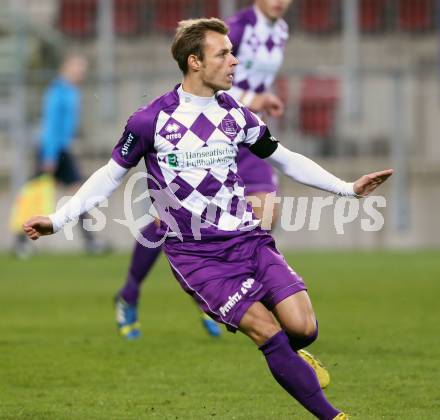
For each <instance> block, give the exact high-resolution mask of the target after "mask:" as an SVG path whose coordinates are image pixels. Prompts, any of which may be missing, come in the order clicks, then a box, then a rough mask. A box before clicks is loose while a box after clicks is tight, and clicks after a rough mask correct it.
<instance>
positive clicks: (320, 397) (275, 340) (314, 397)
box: [260, 331, 340, 420]
mask: <svg viewBox="0 0 440 420" xmlns="http://www.w3.org/2000/svg"><path fill="white" fill-rule="evenodd" d="M260 350H261V351H262V352H263V354H264V356H265V357H266V361H267V364H268V365H269V369H270V371H271V372H272V375H273V376H274V378H275V379H276V381H277V382H278V383H279V384H280V385H281V386H282V387H283V388H284V389H285V390H286V391H287V392H288V393H289V394H290V395H291V396H292V397H293V398H295V399H296V400H297V401H298V402H299V403H300V404H302V405H303V406H304V407H305V408H306V409H307V410H309V411H310V412H311V413H313V414H314V415H315V416H316V417H318V418H319V419H321V420H331V419H333V418H334V417H336V416H337V415H338V414H339V413H340V411H339V410H337V409H336V408H334V407H333V406H332V405H331V404H330V403H329V402H328V401H327V399H326V397H325V395H324V393H323V392H322V390H321V387H320V386H319V382H318V379H317V378H316V374H315V372H314V370H313V369H312V368H311V367H310V366H309V365H308V364H307V363H306V362H305V361H304V360H303V359H301V357H299V356H298V355H297V354H296V353H295V352H294V351H293V350H292V348H291V347H290V344H289V338H288V337H287V335H286V333H285V332H284V331H280V332H278V333H277V334H275V335H274V336H273V337H271V338H269V340H267V341H266V342H265V343H264V344H263V345H262V346H261V347H260Z"/></svg>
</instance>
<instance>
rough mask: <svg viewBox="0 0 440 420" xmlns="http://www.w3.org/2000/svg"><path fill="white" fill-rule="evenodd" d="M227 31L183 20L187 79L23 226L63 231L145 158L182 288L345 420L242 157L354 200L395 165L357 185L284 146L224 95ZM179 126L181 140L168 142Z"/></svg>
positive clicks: (229, 65) (310, 402) (284, 377)
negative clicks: (315, 363)
mask: <svg viewBox="0 0 440 420" xmlns="http://www.w3.org/2000/svg"><path fill="white" fill-rule="evenodd" d="M227 34H228V27H227V26H226V25H225V23H224V22H222V21H221V20H219V19H214V18H212V19H197V20H190V21H183V22H181V23H180V25H179V28H178V30H177V32H176V35H175V37H174V40H173V45H172V53H173V57H174V58H175V59H176V61H177V63H178V65H179V68H180V69H181V70H182V72H183V82H182V84H178V85H177V86H176V87H175V88H174V90H172V91H170V92H168V93H166V94H165V95H163V96H161V97H159V98H157V99H156V100H154V101H153V102H151V103H150V104H149V105H147V106H145V107H143V108H141V109H139V110H138V111H136V112H135V113H134V114H133V115H132V116H131V117H130V118H129V120H128V122H127V125H126V127H125V130H124V133H123V135H122V137H121V139H120V140H119V142H118V144H117V145H116V146H115V148H114V150H113V153H112V158H111V159H110V161H109V162H108V164H107V165H105V166H103V167H102V168H101V169H98V171H96V172H95V173H94V174H93V175H92V176H91V177H90V178H89V179H88V180H87V181H86V182H85V183H84V185H83V186H82V187H81V188H80V189H79V190H78V192H77V193H76V194H75V196H74V197H72V199H71V200H70V201H69V202H68V203H66V204H65V205H64V206H63V207H61V208H60V209H59V210H58V211H57V212H56V213H54V214H52V215H49V216H34V217H32V218H31V219H29V220H28V221H27V222H26V223H25V225H24V227H23V229H24V231H25V233H26V234H27V235H28V236H29V237H30V238H31V239H33V240H36V239H38V238H39V237H40V236H41V235H49V234H52V233H54V232H57V231H58V230H59V229H61V228H62V227H63V226H64V225H65V224H66V223H68V222H69V221H71V220H73V219H75V218H76V217H78V216H79V215H80V214H82V213H83V212H85V211H87V210H90V208H91V207H93V206H94V205H96V204H97V203H98V202H99V200H103V199H104V198H106V197H109V196H110V195H111V193H112V192H113V191H114V190H115V189H116V188H117V187H118V186H119V185H121V183H122V181H123V178H124V176H125V175H126V174H127V173H128V171H129V169H130V168H132V167H135V166H136V165H137V164H138V163H139V161H140V160H141V159H142V158H143V159H144V160H145V162H146V166H147V169H148V172H149V174H150V176H149V178H148V188H149V191H150V194H151V196H152V197H153V198H154V205H155V207H156V209H157V211H158V213H159V217H160V221H161V229H162V230H163V231H164V232H165V233H166V241H165V245H164V252H165V254H166V256H167V258H168V261H169V263H170V266H171V269H172V271H173V273H174V275H175V277H176V279H177V280H178V282H179V283H180V285H181V286H182V288H183V289H184V290H185V291H186V292H187V293H188V294H190V295H191V296H192V297H193V298H194V299H195V301H196V302H197V304H198V305H199V306H200V308H202V309H203V310H204V311H205V312H206V313H208V314H209V315H210V316H211V317H212V318H213V319H215V320H216V321H218V322H221V323H223V324H225V325H226V327H227V328H228V329H229V330H230V331H232V332H235V331H237V330H239V331H241V332H242V333H244V334H246V335H247V336H248V337H249V338H250V339H251V340H252V341H253V342H254V343H255V344H256V345H257V346H258V348H259V349H260V350H261V352H262V353H263V355H264V357H265V359H266V361H267V364H268V366H269V369H270V371H271V373H272V375H273V377H274V378H275V380H276V381H277V382H278V383H279V384H280V385H281V386H282V387H283V388H284V389H285V390H286V391H287V392H288V393H289V394H290V395H291V396H292V397H293V398H295V399H296V400H297V401H298V402H299V403H301V404H302V405H303V406H304V407H305V408H306V409H307V410H309V411H310V412H311V413H313V414H314V415H315V416H316V417H318V418H319V419H323V420H330V419H338V420H342V419H346V418H347V416H346V415H345V414H344V413H342V412H341V411H340V410H338V409H336V408H335V407H333V406H332V405H331V404H330V403H329V402H328V401H327V399H326V397H325V395H324V393H323V391H322V390H321V388H320V386H319V382H318V380H317V377H316V374H315V372H314V370H313V369H312V368H311V367H310V366H309V365H308V364H307V363H306V362H305V361H304V360H303V359H302V358H301V357H299V356H298V353H297V350H298V349H299V348H302V347H304V345H305V344H307V343H310V342H312V341H314V340H315V339H316V336H317V324H316V318H315V314H314V311H313V308H312V304H311V302H310V299H309V296H308V294H307V290H306V286H305V284H304V282H303V280H302V278H301V277H300V276H299V275H298V274H297V273H295V271H294V270H293V269H292V268H291V267H289V265H288V264H287V262H286V261H285V259H284V258H283V256H282V255H281V254H280V253H279V252H278V250H277V248H276V247H275V243H274V240H273V238H272V237H271V235H270V234H269V233H268V232H267V231H264V230H262V229H261V228H260V227H259V224H260V221H259V220H258V219H257V218H256V217H255V216H254V214H253V213H252V208H251V206H250V205H249V204H248V203H247V202H246V197H245V194H244V185H243V182H242V180H241V178H240V177H239V176H238V174H237V164H236V158H237V152H238V147H239V146H240V147H248V148H249V149H250V151H251V152H252V153H254V154H256V155H257V156H259V157H260V158H262V159H267V160H268V161H269V162H271V163H272V164H273V165H275V166H276V167H278V168H279V170H280V171H281V172H282V173H284V174H285V175H287V176H289V177H290V178H292V179H293V180H296V181H297V182H301V183H303V184H306V185H309V186H312V187H315V188H319V189H322V190H324V191H329V192H332V193H335V194H338V195H341V196H347V197H360V196H362V197H364V196H366V195H368V194H369V193H371V192H372V191H374V190H375V189H376V188H377V187H378V186H379V185H380V184H381V183H382V182H383V181H385V180H386V179H387V178H388V177H389V176H390V175H391V174H392V172H393V171H392V170H391V169H389V170H385V171H380V172H375V173H371V174H368V175H364V176H362V177H360V178H359V179H358V180H357V181H355V182H353V183H348V182H344V181H342V180H340V179H339V178H337V177H335V176H334V175H332V174H330V173H329V172H327V171H326V170H324V169H323V168H321V167H320V166H319V165H317V164H316V163H315V162H313V161H311V160H310V159H308V158H306V157H304V156H302V155H299V154H297V153H294V152H291V151H290V150H288V149H286V148H284V147H283V146H282V145H280V144H279V143H278V142H277V141H276V139H274V137H273V136H272V135H271V134H270V131H269V129H268V128H267V126H266V125H265V124H264V123H263V122H262V121H261V119H260V118H259V117H258V116H257V115H256V114H254V113H252V112H251V111H250V110H249V109H247V108H246V107H245V106H242V105H241V104H239V103H237V102H236V101H235V100H234V99H233V98H232V97H231V96H230V95H228V94H227V93H225V92H222V91H224V90H228V89H230V88H231V86H232V81H233V78H234V72H235V68H236V65H237V59H236V58H235V57H234V55H233V54H232V44H231V42H230V40H229V38H228V36H227ZM171 132H172V133H179V134H180V136H169V137H167V136H168V135H169V134H170V133H171ZM74 203H75V204H77V203H80V205H79V206H78V205H73V204H74Z"/></svg>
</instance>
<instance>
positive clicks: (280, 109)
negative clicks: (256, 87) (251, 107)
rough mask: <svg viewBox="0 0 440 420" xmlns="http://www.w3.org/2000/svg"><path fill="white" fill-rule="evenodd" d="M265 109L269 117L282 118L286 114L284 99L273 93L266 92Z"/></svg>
mask: <svg viewBox="0 0 440 420" xmlns="http://www.w3.org/2000/svg"><path fill="white" fill-rule="evenodd" d="M264 110H265V111H266V112H267V114H268V115H269V117H273V118H280V117H281V116H282V115H283V114H284V104H283V101H282V100H281V99H280V98H278V96H276V95H274V94H273V93H266V94H265V101H264Z"/></svg>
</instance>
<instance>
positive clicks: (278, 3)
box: [255, 0, 292, 20]
mask: <svg viewBox="0 0 440 420" xmlns="http://www.w3.org/2000/svg"><path fill="white" fill-rule="evenodd" d="M290 3H292V0H256V1H255V4H256V5H257V6H258V8H259V9H260V10H261V11H262V12H263V13H264V14H265V15H266V16H267V17H268V18H269V19H273V20H276V19H279V18H281V17H283V16H284V14H285V13H286V11H287V9H288V8H289V6H290Z"/></svg>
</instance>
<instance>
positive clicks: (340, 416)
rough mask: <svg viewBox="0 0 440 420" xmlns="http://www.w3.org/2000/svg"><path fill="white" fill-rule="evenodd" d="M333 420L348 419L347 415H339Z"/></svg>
mask: <svg viewBox="0 0 440 420" xmlns="http://www.w3.org/2000/svg"><path fill="white" fill-rule="evenodd" d="M333 420H349V418H348V416H347V414H345V413H339V414H338V415H337V416H336V417H334V418H333Z"/></svg>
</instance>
